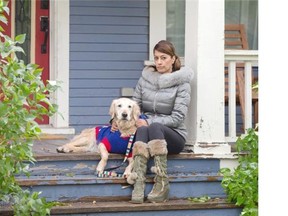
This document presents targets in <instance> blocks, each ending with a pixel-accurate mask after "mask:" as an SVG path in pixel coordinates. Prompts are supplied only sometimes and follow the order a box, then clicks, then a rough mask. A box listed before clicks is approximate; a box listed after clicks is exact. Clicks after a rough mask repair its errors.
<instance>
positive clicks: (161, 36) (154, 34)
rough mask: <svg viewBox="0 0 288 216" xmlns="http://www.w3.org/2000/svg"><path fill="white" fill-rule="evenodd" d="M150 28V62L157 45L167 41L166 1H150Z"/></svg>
mask: <svg viewBox="0 0 288 216" xmlns="http://www.w3.org/2000/svg"><path fill="white" fill-rule="evenodd" d="M149 26H150V29H149V30H150V34H149V60H152V59H153V58H154V57H153V48H154V46H155V44H157V43H158V42H159V41H160V40H166V0H158V1H155V0H150V23H149Z"/></svg>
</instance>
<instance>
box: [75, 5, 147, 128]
mask: <svg viewBox="0 0 288 216" xmlns="http://www.w3.org/2000/svg"><path fill="white" fill-rule="evenodd" d="M148 54H149V1H148V0H133V1H131V0H127V1H124V0H121V1H120V0H94V1H93V0H88V1H82V0H70V101H69V102H70V126H72V127H74V128H75V129H76V132H77V133H79V132H80V131H81V130H82V129H84V128H87V127H93V126H95V125H102V124H106V123H107V122H108V120H109V116H108V110H109V107H110V104H111V101H112V100H113V99H114V98H117V97H120V96H121V95H120V94H121V88H123V87H135V85H136V83H137V80H138V79H139V77H140V75H141V71H142V69H143V62H144V60H147V59H148Z"/></svg>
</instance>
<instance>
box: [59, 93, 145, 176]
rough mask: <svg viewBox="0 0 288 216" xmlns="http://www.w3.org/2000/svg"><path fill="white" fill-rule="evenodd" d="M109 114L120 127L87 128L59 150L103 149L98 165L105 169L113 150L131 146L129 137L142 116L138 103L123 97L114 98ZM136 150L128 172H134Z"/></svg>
mask: <svg viewBox="0 0 288 216" xmlns="http://www.w3.org/2000/svg"><path fill="white" fill-rule="evenodd" d="M109 114H110V116H111V121H110V123H111V125H112V124H116V125H117V127H118V130H117V131H111V127H112V126H111V125H109V126H101V127H96V128H87V129H84V130H83V131H82V132H81V133H80V134H79V135H77V136H75V137H74V138H73V139H72V140H71V141H70V142H69V143H67V144H64V145H63V146H60V147H58V148H57V149H56V150H57V152H61V153H69V152H75V153H79V152H99V153H100V156H101V160H100V162H99V163H98V165H97V168H96V171H97V173H103V171H104V170H105V167H106V165H107V161H108V157H109V153H118V154H124V155H125V153H126V150H127V145H128V141H129V138H130V136H131V135H133V134H135V132H136V129H137V128H136V121H137V120H138V118H139V116H140V108H139V106H138V104H137V103H136V102H135V101H133V100H131V99H129V98H119V99H115V100H113V101H112V103H111V106H110V109H109ZM131 154H132V150H131V151H130V157H128V159H127V160H128V166H127V167H126V169H125V171H124V174H123V175H124V176H126V177H127V176H128V175H130V173H131V168H132V163H133V161H132V157H131Z"/></svg>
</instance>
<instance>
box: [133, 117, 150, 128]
mask: <svg viewBox="0 0 288 216" xmlns="http://www.w3.org/2000/svg"><path fill="white" fill-rule="evenodd" d="M142 126H148V123H147V121H146V120H144V119H138V120H137V121H136V127H137V128H138V127H142Z"/></svg>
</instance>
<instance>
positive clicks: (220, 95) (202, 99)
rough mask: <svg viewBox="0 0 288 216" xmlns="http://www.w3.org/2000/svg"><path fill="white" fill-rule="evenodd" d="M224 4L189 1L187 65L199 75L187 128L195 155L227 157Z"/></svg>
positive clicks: (209, 0) (193, 86)
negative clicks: (224, 155)
mask: <svg viewBox="0 0 288 216" xmlns="http://www.w3.org/2000/svg"><path fill="white" fill-rule="evenodd" d="M224 12H225V10H224V0H213V1H211V0H186V26H185V65H187V66H190V67H192V68H193V69H194V71H195V74H196V75H195V78H194V80H193V83H192V96H191V97H192V98H191V106H190V110H189V114H188V118H187V121H186V124H187V126H188V129H189V135H188V136H189V137H188V144H189V143H190V144H191V146H192V149H193V151H194V153H215V154H227V153H230V152H231V148H230V146H229V145H228V144H227V143H226V142H225V121H224V108H225V104H224Z"/></svg>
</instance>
